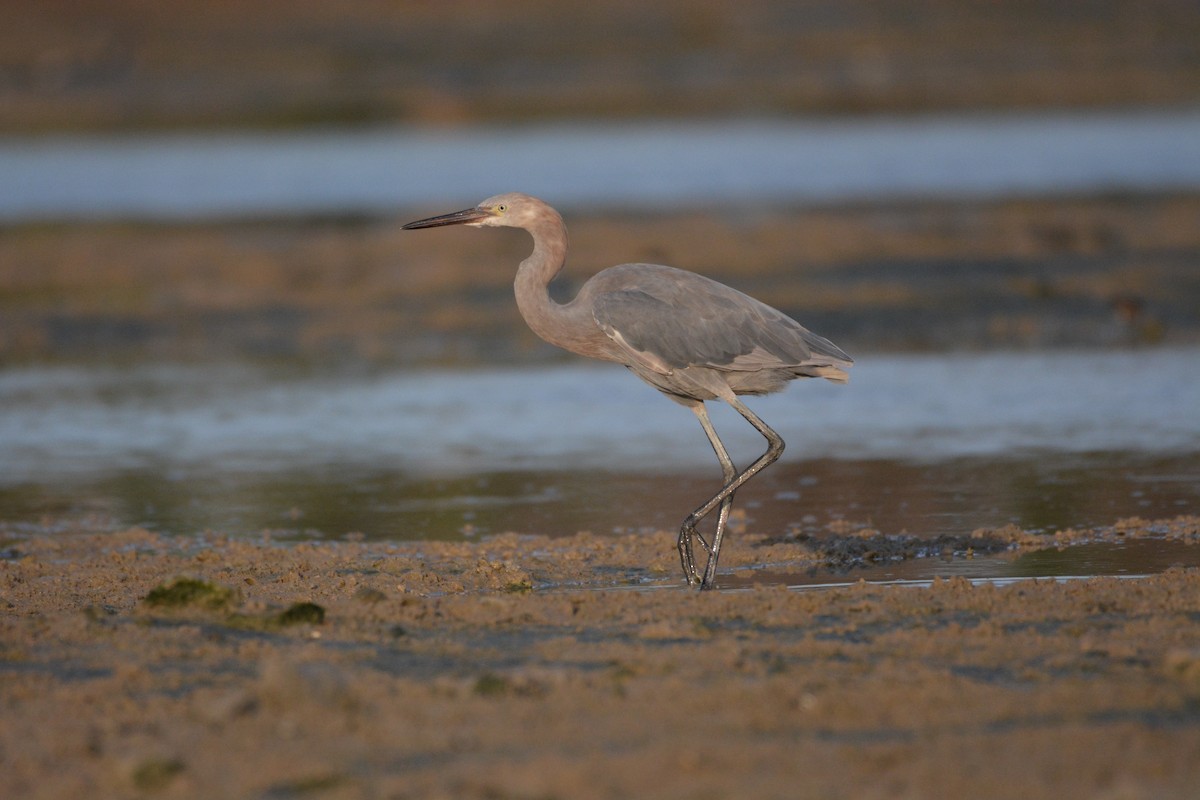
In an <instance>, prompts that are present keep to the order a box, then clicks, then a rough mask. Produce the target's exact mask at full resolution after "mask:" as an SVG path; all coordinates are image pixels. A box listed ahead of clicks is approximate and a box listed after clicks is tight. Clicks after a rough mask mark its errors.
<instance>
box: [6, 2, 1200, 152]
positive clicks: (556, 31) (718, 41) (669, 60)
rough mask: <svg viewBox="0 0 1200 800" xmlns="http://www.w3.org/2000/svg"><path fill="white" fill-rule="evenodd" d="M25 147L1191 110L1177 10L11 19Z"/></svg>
mask: <svg viewBox="0 0 1200 800" xmlns="http://www.w3.org/2000/svg"><path fill="white" fill-rule="evenodd" d="M6 7H7V8H8V10H9V12H10V13H9V18H10V19H9V24H7V25H5V26H4V27H3V29H0V53H3V54H4V57H3V60H2V61H0V108H3V109H4V117H3V121H2V123H0V125H2V126H3V127H4V128H7V129H9V130H12V131H18V130H19V131H24V132H31V131H39V130H62V129H72V130H81V129H83V130H98V129H145V128H147V127H175V128H195V127H205V126H209V127H219V126H280V127H283V126H289V125H292V126H295V125H305V124H336V123H340V124H354V123H363V122H405V123H426V124H431V123H432V124H439V123H440V124H445V123H461V122H468V121H487V120H505V121H511V120H519V121H524V120H529V119H532V118H543V119H545V118H558V119H570V118H597V117H604V118H609V119H621V118H628V117H633V116H647V115H649V116H659V117H663V116H692V117H695V116H710V117H711V116H718V117H720V116H729V115H734V116H745V115H750V116H753V115H774V114H797V113H799V114H847V113H850V114H854V113H880V112H882V113H892V114H896V113H899V114H904V113H912V112H914V111H918V112H924V111H956V110H962V109H980V108H1025V109H1033V108H1103V107H1114V106H1164V105H1181V104H1182V105H1190V104H1192V103H1194V102H1195V100H1196V96H1197V95H1196V90H1197V86H1198V85H1200V51H1198V49H1197V42H1198V41H1200V36H1198V34H1200V10H1198V9H1197V7H1196V4H1195V3H1188V2H1180V1H1179V0H1141V2H1129V0H1117V1H1116V2H1105V3H1088V4H1073V5H1072V6H1070V7H1069V8H1068V7H1060V6H1058V5H1055V4H1044V3H987V4H981V3H962V2H956V0H923V2H919V3H906V4H904V5H903V6H897V5H896V4H894V3H887V2H880V0H847V1H846V2H840V3H806V4H803V5H797V4H795V3H790V2H786V0H753V1H752V2H742V3H737V4H730V3H717V2H695V1H694V0H690V1H688V2H685V1H684V0H665V1H664V2H659V3H656V4H655V5H653V6H647V5H646V4H645V3H641V2H635V1H634V0H619V1H618V2H610V3H604V4H596V5H588V4H580V3H571V4H562V3H548V2H545V0H512V2H506V3H486V2H477V0H443V2H439V3H414V2H401V3H382V2H379V0H345V2H342V3H338V4H337V5H336V6H332V5H329V4H327V3H316V2H311V1H307V0H306V2H299V3H297V2H288V3H282V2H279V0H255V1H254V2H250V3H239V4H236V5H232V4H223V3H221V4H214V3H211V2H201V1H200V0H180V2H176V3H172V4H171V6H170V9H169V10H168V9H165V8H163V7H162V6H161V5H160V4H157V3H150V2H146V0H104V2H101V3H95V2H79V1H78V0H70V2H67V0H9V2H8V4H7V6H6Z"/></svg>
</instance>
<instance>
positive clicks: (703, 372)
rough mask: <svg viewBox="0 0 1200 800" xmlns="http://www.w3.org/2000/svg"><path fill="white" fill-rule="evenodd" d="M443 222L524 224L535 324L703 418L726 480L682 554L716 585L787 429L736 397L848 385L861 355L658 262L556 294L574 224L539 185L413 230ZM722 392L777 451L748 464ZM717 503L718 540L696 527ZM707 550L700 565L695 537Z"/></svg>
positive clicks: (688, 523)
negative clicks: (538, 191)
mask: <svg viewBox="0 0 1200 800" xmlns="http://www.w3.org/2000/svg"><path fill="white" fill-rule="evenodd" d="M439 225H472V226H477V227H478V226H490V227H498V226H506V227H510V228H524V229H525V230H526V231H528V232H529V233H530V235H532V236H533V254H532V255H530V256H529V258H527V259H525V260H524V261H522V262H521V265H520V266H519V267H518V268H517V280H516V284H515V289H516V295H517V307H518V308H519V309H520V310H521V316H523V317H525V321H526V322H527V323H529V327H530V328H532V329H533V332H534V333H536V334H537V335H538V336H540V337H542V338H543V339H545V340H546V341H547V342H549V343H550V344H553V345H557V346H558V347H562V348H564V349H566V350H570V351H571V352H572V353H578V354H579V355H582V356H588V357H589V358H599V359H602V360H604V361H615V362H617V363H618V364H624V365H625V366H626V367H628V368H629V369H630V371H632V372H633V373H634V374H635V375H637V376H638V377H639V378H641V379H642V380H644V381H645V382H646V383H648V384H650V385H651V386H653V387H654V388H655V389H658V390H659V391H660V392H662V393H663V394H665V395H666V396H667V397H669V398H671V399H672V400H674V401H675V402H677V403H681V404H682V405H685V406H687V407H688V408H690V409H691V410H692V413H694V414H695V415H696V417H697V419H699V420H700V425H701V426H702V427H703V428H704V433H705V434H706V435H707V436H708V441H709V442H710V443H711V444H712V448H713V451H714V452H715V453H716V454H717V459H718V460H719V461H720V462H721V469H722V471H723V472H724V475H725V484H724V486H722V487H721V491H719V492H717V493H716V494H715V495H713V496H712V497H711V498H709V499H708V500H707V501H705V502H704V503H703V504H702V505H701V506H700V507H699V508H697V509H696V510H695V511H693V512H692V513H691V514H689V515H688V517H687V519H685V520H684V521H683V525H682V526H681V527H680V529H679V560H680V563H681V564H682V566H683V575H684V577H685V578H686V579H687V582H688V583H689V584H696V583H698V584H699V585H700V588H701V589H708V588H711V587H712V586H713V583H714V580H715V578H716V573H717V558H718V556H719V555H720V553H721V538H722V536H723V535H724V533H725V523H726V522H727V521H728V519H729V509H730V507H732V505H733V495H734V492H736V491H737V490H738V488H740V487H741V485H742V484H743V483H745V482H746V481H748V480H749V479H750V478H752V477H754V476H755V475H756V474H758V473H759V472H760V471H761V470H762V469H763V468H764V467H766V466H767V465H769V464H771V463H772V462H773V461H775V459H777V458H779V455H780V453H782V452H783V439H782V438H780V436H779V434H777V433H776V432H775V431H773V430H771V428H769V427H767V424H766V423H765V422H763V421H762V420H761V419H759V418H758V416H757V415H756V414H755V413H754V412H753V411H751V410H750V409H749V408H747V407H746V406H745V405H744V404H743V403H742V401H741V400H739V399H738V397H737V396H738V395H741V394H768V393H770V392H777V391H779V390H780V389H782V388H784V386H785V385H786V384H787V382H788V381H790V380H794V379H796V378H827V379H829V380H831V381H836V382H838V383H845V382H846V379H847V375H846V372H845V370H844V369H843V367H849V366H850V365H851V364H852V363H853V361H851V359H850V357H849V356H848V355H846V354H845V353H843V352H842V350H841V348H839V347H838V346H837V345H835V344H834V343H833V342H830V341H829V340H828V339H825V338H823V337H821V336H817V335H816V334H815V333H812V332H811V331H809V330H807V329H805V328H804V327H802V326H801V325H800V324H799V323H798V322H796V321H795V320H793V319H791V318H790V317H788V316H787V315H786V314H783V313H782V312H780V311H776V310H775V309H773V308H771V307H770V306H768V305H765V304H763V303H760V302H759V301H757V300H755V299H754V298H752V297H749V296H748V295H744V294H742V293H741V292H739V291H737V290H736V289H731V288H729V287H728V286H725V285H724V284H720V283H717V282H716V281H713V280H710V279H708V278H705V277H703V276H700V275H697V274H695V273H692V272H685V271H684V270H680V269H674V268H672V267H663V266H658V265H656V264H621V265H619V266H616V267H609V268H608V269H606V270H603V271H601V272H600V273H598V274H596V275H594V276H593V277H592V278H591V279H590V280H589V281H588V282H587V283H585V284H584V285H583V288H582V289H580V290H579V294H578V295H577V296H576V297H575V299H574V300H572V301H571V302H569V303H565V304H562V303H557V302H555V301H554V300H552V299H550V294H549V292H548V287H549V285H550V281H552V280H554V277H555V276H556V275H558V273H559V271H560V270H561V269H562V267H563V264H564V263H565V262H566V259H567V228H566V226H565V225H564V224H563V221H562V217H561V216H559V214H558V212H557V211H555V210H554V209H553V208H551V207H550V206H548V205H547V204H546V203H544V202H542V201H541V200H538V199H537V198H536V197H530V196H529V195H525V194H519V193H512V194H502V195H497V196H496V197H490V198H488V199H487V200H484V201H483V202H482V203H480V204H479V205H477V206H475V207H474V208H468V209H465V210H463V211H456V212H454V213H453V214H443V215H441V216H438V217H430V218H429V219H423V220H418V221H417V222H410V223H409V224H407V225H405V226H404V228H405V229H406V230H409V229H413V228H433V227H436V226H439ZM706 400H724V401H725V402H726V403H728V404H729V405H731V406H733V407H734V408H735V409H737V411H738V413H739V414H741V415H742V416H743V417H745V418H746V421H747V422H749V423H750V424H751V425H753V426H754V428H755V429H756V430H757V431H758V432H759V433H761V434H762V435H763V436H764V437H765V438H766V440H767V451H766V452H765V453H763V454H762V455H761V456H759V458H758V459H757V460H756V461H755V462H754V463H753V464H751V465H750V466H749V467H747V468H746V469H744V470H742V471H741V472H738V471H737V468H736V467H734V465H733V461H732V460H731V459H730V458H729V453H728V452H727V451H726V450H725V446H724V445H723V444H722V443H721V440H720V438H718V436H717V432H716V429H714V428H713V425H712V422H711V421H709V418H708V411H707V410H706V409H705V407H704V402H705V401H706ZM713 509H718V511H717V525H716V530H715V532H714V533H713V535H712V544H709V543H708V541H707V540H706V539H705V538H704V537H703V536H702V535H701V534H700V533H699V532H698V531H697V530H696V525H697V524H698V523H699V522H700V520H701V519H703V518H704V517H705V516H707V515H708V514H709V513H710V512H712V510H713ZM694 540H696V541H699V542H700V544H701V545H702V546H703V547H704V549H705V551H706V552H707V553H708V559H707V562H706V563H705V566H704V574H703V575H700V574H698V573H697V572H696V560H695V554H694V549H693V541H694Z"/></svg>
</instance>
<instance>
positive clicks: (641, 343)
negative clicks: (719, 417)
mask: <svg viewBox="0 0 1200 800" xmlns="http://www.w3.org/2000/svg"><path fill="white" fill-rule="evenodd" d="M579 300H580V301H583V302H587V303H590V305H591V308H592V314H593V317H594V319H595V321H596V324H597V325H598V326H599V327H600V329H601V330H603V331H604V333H605V334H607V335H608V337H609V338H610V339H612V340H613V342H614V343H616V345H617V348H618V351H619V353H620V354H622V355H626V356H627V357H628V359H619V360H625V363H627V364H628V365H629V366H630V367H631V368H633V369H634V370H635V371H636V372H638V373H639V374H640V375H642V377H643V378H645V379H646V380H648V381H650V382H651V383H654V384H655V385H657V386H658V388H660V389H663V390H664V391H668V392H669V391H670V390H669V389H668V388H666V387H664V386H663V385H662V381H661V379H652V378H653V377H654V376H653V375H648V374H646V371H647V370H648V371H649V372H651V373H657V374H658V375H660V376H667V375H670V374H672V373H677V372H679V371H682V370H689V369H690V370H692V371H693V372H695V371H696V370H697V369H706V370H710V371H711V370H715V371H719V372H722V373H725V374H724V375H723V376H722V377H723V380H724V382H725V383H726V384H727V385H729V386H730V387H731V388H732V389H733V390H734V392H736V393H737V394H760V393H766V392H770V391H775V390H776V389H778V388H781V387H782V385H783V384H785V383H786V382H787V381H788V380H791V379H792V378H798V377H823V378H828V379H830V380H835V381H845V380H846V377H847V376H846V373H845V371H844V369H843V368H844V367H848V366H850V365H851V364H852V363H853V362H852V360H851V359H850V357H849V356H848V355H846V354H845V353H844V352H843V351H842V350H841V348H839V347H838V346H837V345H835V344H833V343H832V342H830V341H829V340H828V339H825V338H824V337H822V336H818V335H817V334H815V333H813V332H812V331H810V330H808V329H807V328H805V327H804V326H802V325H800V323H798V322H796V321H795V320H793V319H792V318H791V317H788V316H787V315H786V314H784V313H783V312H781V311H778V310H777V309H774V308H772V307H770V306H768V305H767V304H765V303H762V302H760V301H758V300H755V299H754V298H753V297H750V296H749V295H746V294H743V293H742V292H739V291H737V290H736V289H733V288H731V287H729V286H726V285H724V284H722V283H718V282H717V281H714V280H711V279H709V278H706V277H704V276H702V275H697V274H696V273H693V272H687V271H685V270H680V269H675V268H673V267H665V266H660V265H657V264H622V265H620V266H616V267H611V268H609V269H606V270H604V271H602V272H600V273H598V274H597V275H596V276H594V277H593V278H592V279H591V280H589V281H588V282H587V283H586V284H585V285H584V287H583V289H582V290H581V291H580V296H579ZM631 361H632V362H633V363H630V362H631ZM706 394H707V392H706ZM697 399H701V398H697Z"/></svg>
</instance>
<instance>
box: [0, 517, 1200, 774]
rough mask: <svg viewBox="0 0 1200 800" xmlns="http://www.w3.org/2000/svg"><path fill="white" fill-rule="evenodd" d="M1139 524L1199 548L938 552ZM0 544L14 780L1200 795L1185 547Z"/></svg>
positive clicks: (50, 534)
mask: <svg viewBox="0 0 1200 800" xmlns="http://www.w3.org/2000/svg"><path fill="white" fill-rule="evenodd" d="M46 524H47V525H48V526H52V525H54V524H55V523H54V522H53V521H50V520H48V521H47V523H46ZM875 535H876V534H875V532H873V531H859V530H845V531H841V532H840V533H838V534H837V535H836V536H833V537H830V538H828V539H826V540H822V541H821V542H797V541H773V542H771V541H767V540H764V539H755V538H753V537H744V536H743V537H736V538H733V539H731V540H730V543H729V545H728V548H729V550H728V553H727V554H726V558H725V559H723V566H726V567H728V568H730V569H731V570H733V571H734V572H735V573H737V574H739V575H741V576H743V577H747V576H750V577H752V576H753V575H754V574H755V573H754V571H753V570H751V569H750V568H751V567H752V566H754V565H759V564H763V563H774V564H779V563H787V564H792V565H793V566H796V565H800V566H804V565H815V564H821V563H825V562H828V561H829V560H831V559H832V558H834V557H836V555H837V553H838V552H839V547H838V545H837V542H843V543H844V542H847V541H851V542H852V541H855V540H868V541H873V539H872V537H875ZM1139 537H1160V538H1168V539H1174V540H1177V541H1178V542H1180V543H1186V544H1187V546H1189V547H1198V546H1200V519H1197V518H1194V517H1193V518H1178V519H1175V520H1167V521H1160V522H1147V521H1143V520H1125V521H1122V522H1119V523H1117V524H1115V525H1114V526H1112V527H1108V528H1104V529H1098V530H1091V531H1064V532H1059V533H1057V534H1053V535H1039V534H1032V533H1026V532H1023V531H1020V530H1018V529H1015V528H1005V529H999V530H994V531H979V532H977V533H976V534H973V535H972V536H969V537H964V540H963V541H962V542H959V543H957V544H956V545H955V546H956V547H961V546H964V545H969V544H970V542H971V541H975V542H977V543H979V544H980V546H981V547H982V546H983V545H984V544H985V543H988V546H989V547H994V546H1001V547H1002V548H1003V547H1011V548H1012V550H1011V552H1012V553H1013V554H1014V555H1015V554H1017V553H1019V552H1022V551H1028V550H1029V549H1031V548H1041V547H1045V546H1047V545H1052V546H1053V545H1059V546H1065V545H1069V544H1071V543H1074V542H1081V541H1116V540H1126V539H1133V538H1139ZM3 542H4V544H3V547H2V548H0V555H2V559H0V587H3V588H2V589H0V608H3V614H0V631H2V633H0V674H2V675H3V679H2V680H0V709H2V711H3V713H2V715H0V718H2V719H3V724H2V725H0V767H2V768H0V795H3V796H4V797H14V798H15V797H47V798H49V797H72V796H74V797H78V796H161V797H175V796H203V797H271V798H275V797H301V796H304V797H401V798H402V797H422V798H438V797H446V798H450V797H462V798H566V797H573V798H590V797H613V798H616V797H649V796H653V797H697V796H699V797H734V796H755V797H781V798H782V797H789V798H790V797H847V798H849V797H855V798H862V797H867V798H870V797H880V798H882V797H935V796H936V797H955V796H957V797H1023V798H1039V797H1055V798H1061V797H1102V798H1185V797H1195V796H1196V786H1198V785H1200V757H1198V756H1200V570H1197V569H1194V568H1192V569H1184V568H1172V569H1170V570H1168V571H1166V572H1164V573H1162V574H1160V575H1156V576H1153V577H1148V578H1139V579H1125V580H1123V579H1117V578H1093V579H1088V580H1082V581H1072V582H1068V583H1055V582H1053V581H1050V580H1041V581H1036V582H1019V583H1014V584H1011V585H1007V586H993V585H980V586H976V585H972V584H971V583H970V582H968V581H966V580H962V579H953V580H949V581H935V582H934V583H933V584H932V585H931V586H928V587H927V588H912V587H897V586H880V585H870V584H865V583H859V584H856V585H852V586H848V587H845V588H835V589H824V590H817V591H803V592H801V591H794V590H788V589H786V588H783V587H777V586H752V588H749V589H746V590H739V591H717V592H712V593H705V594H699V593H696V592H693V591H689V590H687V589H685V588H682V587H681V586H679V585H678V584H677V583H676V581H675V578H676V574H675V570H676V569H677V568H678V565H677V562H676V560H675V555H674V550H673V547H672V535H671V534H670V533H669V532H658V533H655V534H650V535H636V536H634V535H629V536H613V537H596V536H591V535H587V534H578V535H575V536H570V537H565V538H557V539H550V538H546V537H540V536H517V535H515V534H507V535H503V536H498V537H495V538H491V539H488V540H485V541H482V542H476V543H434V542H416V543H401V544H396V543H392V544H386V543H371V542H361V541H357V542H356V541H342V542H325V543H301V544H290V545H286V546H285V545H279V544H276V543H274V542H272V541H270V539H269V538H266V537H264V538H260V539H257V540H254V541H245V540H238V539H232V538H226V537H223V536H221V535H218V534H209V535H206V536H204V537H199V538H171V537H166V536H162V535H159V534H155V533H150V532H147V531H144V530H139V529H132V530H119V531H109V530H106V529H104V526H103V524H102V523H100V522H95V523H92V524H90V525H89V524H71V525H68V524H65V523H60V524H59V525H58V527H57V528H51V527H46V528H42V529H35V530H21V531H17V530H15V529H12V528H9V529H7V532H6V535H5V536H4V537H3ZM843 549H844V548H843ZM901 554H902V553H901ZM959 557H965V556H962V555H960V556H959ZM850 574H851V575H853V573H850ZM181 579H186V580H185V581H184V582H180V581H181ZM187 581H190V583H189V582H187ZM751 583H753V582H752V581H751ZM636 586H641V587H643V590H636V588H632V587H636Z"/></svg>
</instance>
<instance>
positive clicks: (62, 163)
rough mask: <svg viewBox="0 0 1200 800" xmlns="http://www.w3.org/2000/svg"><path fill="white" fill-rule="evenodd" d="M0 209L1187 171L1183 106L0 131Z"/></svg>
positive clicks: (849, 195)
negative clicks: (263, 129) (422, 125)
mask: <svg viewBox="0 0 1200 800" xmlns="http://www.w3.org/2000/svg"><path fill="white" fill-rule="evenodd" d="M0 185H2V186H5V187H6V191H4V192H2V193H0V220H7V221H17V220H34V219H60V218H67V219H75V218H114V217H115V218H150V219H162V218H195V217H201V216H224V217H235V216H238V215H245V214H256V215H264V214H296V213H306V214H321V213H328V214H347V213H367V214H378V213H385V214H392V213H395V211H396V209H397V208H400V207H412V206H418V205H419V206H421V207H422V208H427V209H431V210H443V208H442V207H443V205H444V206H445V208H451V207H460V206H462V205H464V204H466V203H468V202H475V201H477V200H479V199H481V198H483V197H486V196H488V195H491V194H495V193H497V192H500V191H511V190H514V189H519V190H522V191H526V192H530V193H532V194H536V195H541V196H543V197H546V198H547V199H550V200H551V201H552V202H554V204H555V205H558V206H560V207H561V208H564V209H571V208H577V207H580V206H585V205H586V206H593V207H594V206H597V205H600V206H621V207H623V208H653V209H662V208H664V207H676V206H679V205H692V206H697V205H699V206H707V207H712V206H714V205H717V204H719V203H722V204H723V203H730V202H734V203H740V204H747V203H755V202H759V203H762V202H788V203H813V202H817V203H829V202H845V201H853V200H863V199H869V200H872V201H878V200H885V199H891V198H896V197H912V196H919V197H934V196H955V197H964V196H969V197H995V196H1000V195H1005V194H1023V195H1034V194H1047V193H1050V194H1061V193H1064V192H1106V191H1170V190H1194V189H1196V188H1198V187H1200V112H1197V111H1194V110H1184V111H1144V112H1125V113H1104V114H1101V113H1087V114H1083V113H1076V114H1063V113H1060V114H1042V115H1019V114H974V115H961V116H927V117H909V118H889V117H866V118H853V119H841V120H832V119H830V120H822V119H808V120H803V119H801V120H759V121H736V122H730V121H702V122H695V121H693V122H672V123H667V122H659V123H653V122H651V123H646V122H642V123H628V124H620V125H616V124H588V125H585V124H576V125H564V124H558V125H548V126H527V127H513V128H474V129H446V130H431V129H403V128H383V129H366V130H325V129H321V130H314V131H307V132H298V133H296V132H287V133H280V132H272V133H245V134H213V133H203V134H176V135H136V136H126V137H112V136H99V137H67V136H53V137H39V138H32V139H13V138H9V139H3V138H0Z"/></svg>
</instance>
